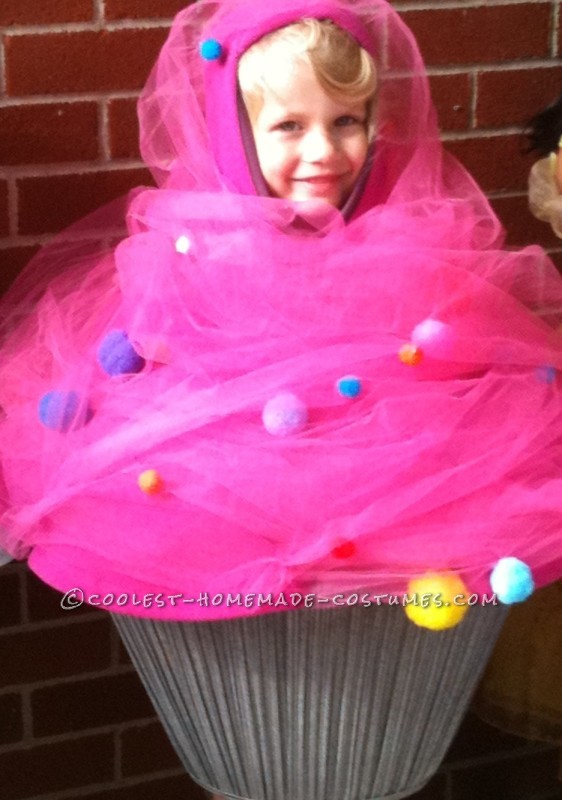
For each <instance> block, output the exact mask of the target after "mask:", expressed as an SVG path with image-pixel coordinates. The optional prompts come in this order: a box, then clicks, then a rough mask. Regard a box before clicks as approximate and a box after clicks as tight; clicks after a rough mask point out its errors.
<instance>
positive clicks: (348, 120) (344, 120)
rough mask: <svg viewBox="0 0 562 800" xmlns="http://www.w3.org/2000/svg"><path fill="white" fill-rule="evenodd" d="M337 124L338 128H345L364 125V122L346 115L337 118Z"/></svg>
mask: <svg viewBox="0 0 562 800" xmlns="http://www.w3.org/2000/svg"><path fill="white" fill-rule="evenodd" d="M335 124H336V126H337V127H338V128H345V127H347V126H348V125H364V122H363V120H362V119H358V118H357V117H353V116H351V114H344V115H343V116H341V117H338V118H337V120H336V122H335Z"/></svg>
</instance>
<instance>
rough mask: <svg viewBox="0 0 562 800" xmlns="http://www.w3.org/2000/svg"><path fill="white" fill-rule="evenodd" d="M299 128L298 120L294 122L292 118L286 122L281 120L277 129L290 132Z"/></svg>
mask: <svg viewBox="0 0 562 800" xmlns="http://www.w3.org/2000/svg"><path fill="white" fill-rule="evenodd" d="M298 129H299V124H298V122H294V121H293V120H290V119H288V120H286V121H285V122H280V123H279V125H277V130H279V131H287V132H288V133H291V132H292V131H296V130H298Z"/></svg>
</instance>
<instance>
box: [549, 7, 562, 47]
mask: <svg viewBox="0 0 562 800" xmlns="http://www.w3.org/2000/svg"><path fill="white" fill-rule="evenodd" d="M559 28H560V4H559V3H557V2H555V3H553V6H552V38H551V43H550V48H551V49H550V52H551V55H552V57H553V58H556V56H557V51H558V34H559Z"/></svg>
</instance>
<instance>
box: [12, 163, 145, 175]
mask: <svg viewBox="0 0 562 800" xmlns="http://www.w3.org/2000/svg"><path fill="white" fill-rule="evenodd" d="M143 167H144V168H146V164H145V163H144V161H140V160H139V159H115V160H113V161H109V162H105V161H101V160H100V159H99V158H98V159H95V160H92V161H67V162H53V163H50V164H21V165H19V166H4V167H2V171H3V172H4V175H5V176H6V177H7V178H19V179H27V178H53V177H64V176H73V177H76V176H78V175H95V174H96V173H98V172H120V171H125V172H127V171H128V172H132V171H133V170H136V169H141V168H143Z"/></svg>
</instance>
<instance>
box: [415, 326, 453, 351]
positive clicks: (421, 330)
mask: <svg viewBox="0 0 562 800" xmlns="http://www.w3.org/2000/svg"><path fill="white" fill-rule="evenodd" d="M412 342H413V343H414V344H415V345H416V346H417V347H421V348H423V351H424V352H425V353H427V355H430V356H434V357H436V358H449V357H451V356H452V354H453V350H454V346H455V333H454V330H453V327H452V326H451V325H448V324H447V323H446V322H441V320H439V319H433V318H432V317H428V318H427V319H424V321H423V322H420V323H419V324H418V325H416V327H415V328H414V330H413V331H412Z"/></svg>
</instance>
